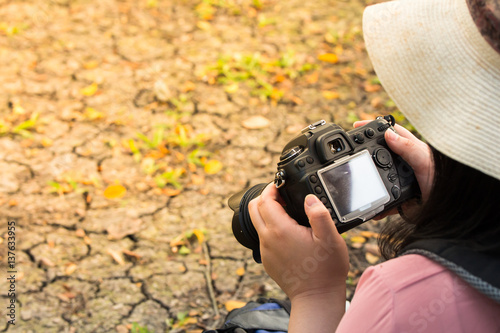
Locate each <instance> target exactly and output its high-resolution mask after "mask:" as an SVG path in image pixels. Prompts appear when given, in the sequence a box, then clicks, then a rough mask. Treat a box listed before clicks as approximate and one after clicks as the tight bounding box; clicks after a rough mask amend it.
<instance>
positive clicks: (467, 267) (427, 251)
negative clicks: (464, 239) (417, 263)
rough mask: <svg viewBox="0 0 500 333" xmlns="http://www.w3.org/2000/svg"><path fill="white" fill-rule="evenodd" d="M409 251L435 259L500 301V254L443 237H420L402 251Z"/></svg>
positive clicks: (474, 286) (408, 252) (404, 252)
mask: <svg viewBox="0 0 500 333" xmlns="http://www.w3.org/2000/svg"><path fill="white" fill-rule="evenodd" d="M405 254H420V255H423V256H425V257H427V258H429V259H431V260H432V261H434V262H436V263H438V264H440V265H441V266H443V267H446V268H447V269H449V270H450V271H452V272H454V273H455V274H457V275H458V276H459V277H460V278H462V279H463V280H464V281H465V282H467V283H468V284H469V285H470V286H472V287H473V288H475V289H477V290H478V291H479V292H481V293H483V294H484V295H486V296H488V297H489V298H491V299H493V300H495V301H496V302H497V303H500V258H498V257H495V256H492V255H488V254H484V253H480V252H477V251H474V250H473V249H471V248H468V247H464V246H460V245H457V244H455V243H453V242H451V241H448V240H443V239H427V240H419V241H416V242H414V243H412V244H410V245H408V246H406V247H405V248H404V249H403V251H402V254H401V255H405Z"/></svg>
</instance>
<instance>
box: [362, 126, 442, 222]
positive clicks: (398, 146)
mask: <svg viewBox="0 0 500 333" xmlns="http://www.w3.org/2000/svg"><path fill="white" fill-rule="evenodd" d="M369 122H370V121H369V120H365V121H357V122H355V123H354V127H355V128H357V127H360V126H363V125H365V124H367V123H369ZM394 128H395V130H396V133H395V132H393V131H391V130H388V131H386V132H385V141H386V142H387V145H388V146H389V148H391V150H392V151H393V152H394V153H396V154H398V155H399V156H401V157H402V158H403V159H404V160H405V161H406V162H407V163H408V164H409V165H410V166H411V167H412V169H413V172H414V173H415V177H416V179H417V182H418V185H419V186H420V191H421V192H422V201H423V202H425V201H426V200H427V198H428V197H429V194H430V191H431V188H432V182H433V180H434V164H433V161H432V155H431V150H430V148H429V146H428V145H427V144H426V143H425V142H423V141H421V140H419V139H418V138H417V137H416V136H415V135H413V134H412V133H411V132H410V131H408V130H407V129H406V128H404V127H402V126H400V125H395V126H394ZM391 214H396V210H393V211H390V212H385V213H383V214H380V215H379V216H377V219H381V218H383V217H385V216H387V215H391Z"/></svg>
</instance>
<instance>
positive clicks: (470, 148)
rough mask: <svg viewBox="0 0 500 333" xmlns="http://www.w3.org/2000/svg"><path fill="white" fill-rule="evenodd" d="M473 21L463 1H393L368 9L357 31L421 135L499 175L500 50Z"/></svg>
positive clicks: (465, 161)
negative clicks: (359, 31) (362, 34)
mask: <svg viewBox="0 0 500 333" xmlns="http://www.w3.org/2000/svg"><path fill="white" fill-rule="evenodd" d="M486 2H489V3H490V4H491V3H493V6H494V7H495V6H496V7H495V9H498V8H499V2H498V0H487V1H486ZM497 14H498V12H497ZM476 23H477V20H476ZM476 23H475V22H474V20H473V18H472V16H471V14H470V11H469V7H468V5H467V2H466V0H399V1H391V2H387V3H382V4H378V5H373V6H369V7H367V8H366V10H365V12H364V15H363V32H364V38H365V43H366V48H367V50H368V54H369V56H370V59H371V61H372V63H373V66H374V68H375V72H376V73H377V75H378V77H379V79H380V81H381V82H382V85H383V86H384V88H385V90H386V91H387V93H388V94H389V95H390V96H391V98H392V99H393V100H394V102H395V103H396V105H397V106H398V107H399V109H400V110H401V111H402V112H403V114H404V115H405V116H406V117H407V118H408V120H409V121H410V122H411V123H412V124H413V125H414V126H415V127H416V128H417V130H418V131H419V132H420V133H421V134H422V136H423V137H424V138H425V139H426V140H427V141H428V142H429V143H430V144H431V145H433V146H434V147H435V148H436V149H437V150H439V151H440V152H441V153H443V154H445V155H447V156H449V157H451V158H453V159H455V160H457V161H459V162H461V163H463V164H466V165H468V166H470V167H473V168H475V169H477V170H480V171H482V172H483V173H485V174H487V175H490V176H492V177H495V178H497V179H500V51H496V50H495V48H494V47H493V46H492V45H493V44H491V45H490V44H489V43H488V42H487V41H486V39H485V38H484V37H483V35H482V34H481V32H480V30H479V29H478V27H477V26H476ZM495 23H496V24H497V25H498V23H499V21H495ZM497 32H498V31H497ZM499 42H500V41H499ZM498 45H500V44H497V45H495V46H498Z"/></svg>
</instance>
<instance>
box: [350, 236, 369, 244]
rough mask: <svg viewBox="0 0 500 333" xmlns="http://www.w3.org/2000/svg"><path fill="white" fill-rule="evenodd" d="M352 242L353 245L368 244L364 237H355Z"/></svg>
mask: <svg viewBox="0 0 500 333" xmlns="http://www.w3.org/2000/svg"><path fill="white" fill-rule="evenodd" d="M351 242H352V243H361V244H363V243H365V242H366V238H364V237H362V236H354V237H351Z"/></svg>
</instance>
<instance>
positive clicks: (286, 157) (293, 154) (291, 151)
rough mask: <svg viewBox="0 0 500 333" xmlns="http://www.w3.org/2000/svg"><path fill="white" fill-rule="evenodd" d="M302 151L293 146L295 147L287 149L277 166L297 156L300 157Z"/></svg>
mask: <svg viewBox="0 0 500 333" xmlns="http://www.w3.org/2000/svg"><path fill="white" fill-rule="evenodd" d="M302 150H303V149H302V147H300V146H295V147H292V148H290V149H288V150H287V151H284V152H283V153H282V154H281V156H280V162H279V164H284V163H287V162H289V161H291V160H293V159H294V158H295V157H296V156H298V155H300V153H302Z"/></svg>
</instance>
